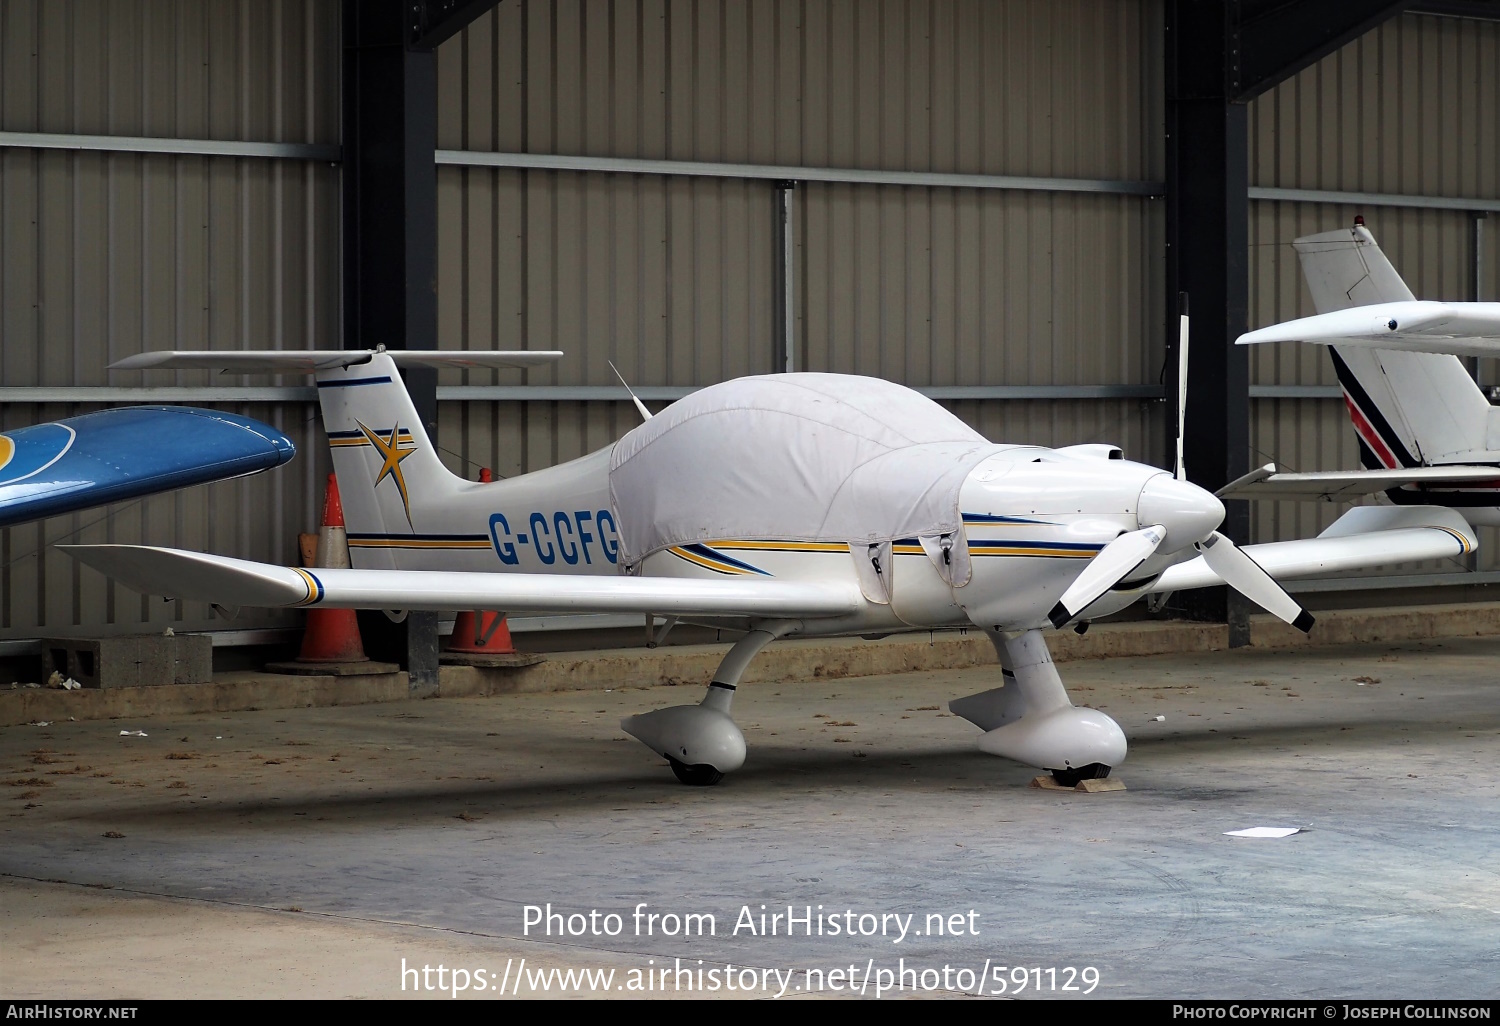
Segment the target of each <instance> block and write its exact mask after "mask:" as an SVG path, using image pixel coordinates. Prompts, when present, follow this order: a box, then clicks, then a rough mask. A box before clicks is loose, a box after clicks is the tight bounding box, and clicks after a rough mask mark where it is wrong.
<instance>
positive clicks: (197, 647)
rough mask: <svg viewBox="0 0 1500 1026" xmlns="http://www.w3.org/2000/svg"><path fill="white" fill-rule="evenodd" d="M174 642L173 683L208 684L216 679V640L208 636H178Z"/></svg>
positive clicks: (171, 639)
mask: <svg viewBox="0 0 1500 1026" xmlns="http://www.w3.org/2000/svg"><path fill="white" fill-rule="evenodd" d="M167 640H168V641H171V642H173V652H172V683H174V684H206V683H208V682H209V681H211V680H213V679H214V639H213V638H210V637H209V636H208V635H207V634H178V635H177V636H176V637H173V638H168V639H167Z"/></svg>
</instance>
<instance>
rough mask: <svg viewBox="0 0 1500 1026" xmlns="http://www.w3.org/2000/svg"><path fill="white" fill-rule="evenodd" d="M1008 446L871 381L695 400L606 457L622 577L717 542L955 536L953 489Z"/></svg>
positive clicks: (812, 382)
mask: <svg viewBox="0 0 1500 1026" xmlns="http://www.w3.org/2000/svg"><path fill="white" fill-rule="evenodd" d="M1001 448H1004V447H1002V446H997V445H994V444H992V443H991V442H989V441H987V440H986V439H985V438H984V436H983V435H980V434H979V433H978V432H977V431H975V430H974V429H973V428H971V427H969V426H968V425H967V424H965V423H964V422H963V421H961V420H959V419H958V418H957V417H955V416H953V414H951V413H949V412H948V411H947V410H945V409H943V408H942V407H941V406H939V405H938V404H937V403H935V402H933V401H932V400H931V399H928V398H927V397H926V396H923V395H921V394H920V393H917V392H914V391H912V390H911V389H909V388H904V387H902V386H900V385H895V384H892V383H891V382H889V381H882V380H880V379H878V378H866V377H856V376H852V375H843V374H767V375H761V376H758V377H747V378H736V379H735V380H733V381H726V382H724V383H722V384H718V385H712V386H710V387H708V388H704V389H701V390H700V391H697V392H694V393H692V394H690V395H688V396H687V397H685V398H683V399H680V400H678V401H677V402H675V403H673V404H672V405H671V406H669V407H667V409H665V410H663V411H662V412H661V413H659V414H657V415H656V416H655V417H653V418H651V419H650V420H648V421H647V422H646V423H644V424H642V425H641V426H640V427H638V428H636V429H635V430H633V431H631V432H630V433H629V434H627V435H626V436H625V437H624V438H622V439H620V441H619V442H618V443H617V444H616V445H615V448H614V452H613V454H612V455H611V457H610V467H609V490H610V499H611V502H612V503H613V505H614V507H615V514H616V517H617V519H618V529H619V533H620V547H621V559H620V565H621V568H622V569H628V568H632V567H634V566H636V565H638V564H639V562H640V560H641V559H643V558H644V557H646V556H648V555H650V554H651V553H653V552H656V551H659V550H661V549H664V548H668V547H671V546H674V545H690V544H694V543H699V542H708V541H715V540H726V539H736V540H776V541H808V542H850V543H866V544H880V543H883V542H888V541H894V540H896V539H899V538H912V537H935V536H940V535H943V534H958V533H960V527H961V525H962V514H961V513H960V511H959V508H958V494H959V488H960V487H961V486H962V484H963V482H964V478H965V477H966V476H967V475H968V472H969V471H970V470H971V469H973V467H974V466H975V465H976V464H978V463H979V462H980V461H981V460H983V459H984V458H985V457H987V456H989V455H991V454H993V453H994V452H996V451H997V450H999V449H1001Z"/></svg>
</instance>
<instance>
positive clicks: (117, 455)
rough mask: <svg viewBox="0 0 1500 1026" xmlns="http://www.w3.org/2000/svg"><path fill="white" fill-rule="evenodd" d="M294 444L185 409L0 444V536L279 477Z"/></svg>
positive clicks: (258, 428)
mask: <svg viewBox="0 0 1500 1026" xmlns="http://www.w3.org/2000/svg"><path fill="white" fill-rule="evenodd" d="M296 453H297V449H296V447H295V446H294V445H292V441H291V439H289V438H287V437H286V436H285V435H283V434H282V433H281V432H280V431H277V430H276V429H275V428H273V427H270V426H269V425H266V424H262V423H261V422H260V421H258V420H251V419H250V418H249V417H238V416H235V415H234V414H232V413H220V412H218V411H217V410H200V409H195V408H193V407H190V406H132V407H125V408H122V409H117V410H103V411H101V412H99V413H89V414H85V415H84V416H82V417H69V418H68V419H67V420H59V421H53V422H52V423H48V424H35V425H33V426H31V427H24V428H18V429H17V430H14V431H7V432H5V433H4V434H0V527H7V526H9V525H11V524H19V523H24V522H25V521H28V520H37V519H40V518H42V517H50V516H55V515H57V514H59V513H71V512H73V511H74V510H79V509H87V508H88V507H90V506H102V505H104V504H105V503H108V502H119V501H120V500H122V499H133V498H136V497H138V496H141V495H150V494H152V493H154V492H165V491H170V490H172V489H174V488H185V487H187V486H188V485H195V484H203V483H205V482H208V481H220V480H223V479H225V478H231V477H242V476H243V475H245V474H254V473H255V472H257V471H260V470H269V469H270V468H272V467H279V466H280V465H281V464H283V463H285V462H286V461H287V460H289V459H291V458H292V457H293V456H295V455H296Z"/></svg>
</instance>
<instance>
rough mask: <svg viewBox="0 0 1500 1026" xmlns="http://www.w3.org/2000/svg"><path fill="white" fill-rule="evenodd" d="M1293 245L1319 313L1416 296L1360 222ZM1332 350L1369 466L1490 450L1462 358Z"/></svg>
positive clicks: (1486, 414) (1486, 416)
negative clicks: (1351, 226)
mask: <svg viewBox="0 0 1500 1026" xmlns="http://www.w3.org/2000/svg"><path fill="white" fill-rule="evenodd" d="M1292 245H1293V246H1294V247H1295V248H1296V250H1297V255H1298V257H1299V258H1300V259H1301V261H1302V274H1303V276H1304V278H1305V279H1306V280H1307V287H1308V291H1310V292H1311V293H1312V299H1313V305H1314V306H1315V307H1316V308H1317V312H1318V313H1320V314H1321V313H1330V312H1333V311H1335V310H1346V309H1349V308H1350V307H1356V306H1368V305H1370V304H1372V303H1389V302H1396V301H1400V300H1410V299H1415V298H1416V297H1415V296H1413V295H1412V292H1411V289H1409V288H1407V286H1406V283H1405V282H1404V281H1402V280H1401V276H1400V275H1399V274H1397V273H1396V269H1395V268H1394V267H1393V266H1391V262H1390V260H1388V259H1387V258H1386V255H1385V254H1384V253H1382V252H1381V250H1380V246H1379V245H1377V244H1376V242H1375V238H1374V236H1372V235H1371V234H1370V232H1369V230H1368V229H1366V228H1365V226H1364V225H1363V224H1362V223H1356V224H1355V226H1354V227H1353V228H1348V229H1341V230H1339V231H1333V232H1323V233H1321V234H1319V235H1308V236H1304V237H1303V238H1300V239H1297V240H1296V241H1295V242H1294V243H1293V244H1292ZM1332 355H1333V365H1334V369H1335V370H1337V372H1338V376H1339V384H1340V385H1342V386H1343V389H1344V401H1345V404H1346V405H1347V406H1348V408H1349V416H1350V419H1352V420H1353V421H1354V428H1355V431H1356V432H1357V433H1358V435H1359V446H1360V457H1361V460H1362V461H1363V463H1364V465H1365V466H1366V467H1368V468H1370V469H1380V468H1394V467H1413V466H1429V465H1433V464H1441V463H1459V462H1465V461H1470V460H1474V459H1476V458H1480V455H1479V454H1481V453H1483V452H1484V451H1485V449H1486V438H1487V433H1488V431H1489V424H1490V415H1491V414H1490V403H1489V400H1487V399H1486V398H1485V397H1484V393H1483V392H1481V391H1480V390H1479V386H1478V385H1476V384H1475V383H1474V379H1473V378H1472V377H1470V376H1469V372H1468V371H1467V370H1466V369H1465V368H1464V365H1463V364H1462V363H1461V362H1460V361H1459V359H1458V357H1456V356H1447V355H1441V354H1436V353H1406V352H1394V351H1391V350H1385V349H1363V348H1353V347H1345V346H1335V347H1333V349H1332Z"/></svg>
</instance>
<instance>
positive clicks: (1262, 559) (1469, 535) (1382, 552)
mask: <svg viewBox="0 0 1500 1026" xmlns="http://www.w3.org/2000/svg"><path fill="white" fill-rule="evenodd" d="M1350 532H1352V533H1350ZM1478 547H1479V539H1478V538H1476V537H1475V535H1474V529H1473V528H1471V527H1470V526H1469V524H1468V521H1466V520H1465V519H1464V518H1463V517H1462V516H1461V515H1459V514H1458V513H1456V512H1454V511H1453V510H1451V509H1447V508H1445V507H1442V506H1399V507H1389V506H1356V507H1355V508H1354V509H1351V510H1349V511H1348V512H1347V513H1345V514H1344V515H1343V516H1342V517H1340V518H1339V519H1338V520H1337V521H1335V522H1334V524H1333V525H1332V526H1331V527H1329V528H1328V530H1326V531H1324V532H1323V533H1322V534H1321V535H1319V536H1318V537H1316V538H1303V539H1300V540H1298V541H1285V542H1265V543H1262V544H1260V545H1245V546H1242V547H1241V548H1242V550H1243V551H1244V552H1245V554H1246V555H1248V556H1250V557H1251V558H1252V559H1254V560H1255V562H1256V563H1258V564H1259V565H1260V567H1261V569H1263V570H1265V571H1266V572H1267V573H1268V574H1270V575H1271V576H1272V577H1274V578H1276V579H1277V580H1285V579H1288V578H1297V577H1316V576H1319V575H1321V574H1331V573H1338V572H1341V571H1345V570H1368V569H1373V568H1374V567H1378V566H1391V565H1393V564H1396V563H1415V562H1420V561H1422V560H1425V559H1452V558H1455V557H1458V556H1465V555H1468V554H1469V553H1471V552H1473V551H1475V550H1476V549H1477V548H1478ZM1223 583H1225V582H1224V580H1223V579H1222V578H1221V577H1219V575H1218V574H1216V573H1214V572H1213V570H1211V569H1209V566H1208V563H1207V562H1206V561H1205V560H1204V559H1203V557H1202V556H1199V557H1198V558H1197V559H1193V560H1189V561H1188V562H1186V563H1179V564H1177V565H1176V566H1170V567H1168V568H1167V569H1166V570H1165V571H1164V572H1163V573H1162V575H1161V576H1160V577H1158V578H1157V579H1156V580H1155V581H1154V582H1152V583H1151V584H1149V585H1147V586H1146V587H1145V588H1142V589H1141V591H1140V594H1148V595H1150V594H1160V593H1163V592H1169V591H1186V590H1188V589H1191V588H1209V587H1214V586H1216V585H1220V584H1223Z"/></svg>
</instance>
